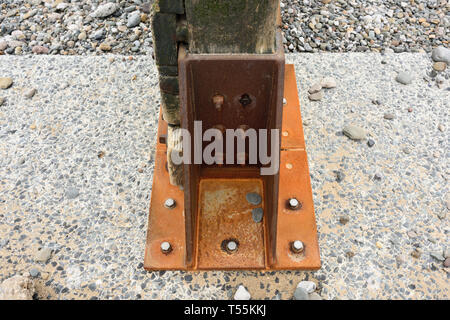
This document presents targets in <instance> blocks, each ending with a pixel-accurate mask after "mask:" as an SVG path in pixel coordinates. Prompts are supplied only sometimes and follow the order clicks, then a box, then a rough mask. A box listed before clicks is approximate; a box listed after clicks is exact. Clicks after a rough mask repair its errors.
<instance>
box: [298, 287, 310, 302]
mask: <svg viewBox="0 0 450 320" xmlns="http://www.w3.org/2000/svg"><path fill="white" fill-rule="evenodd" d="M294 300H309V294H308V292H306V290H305V289H303V288H299V287H297V288H296V289H295V292H294Z"/></svg>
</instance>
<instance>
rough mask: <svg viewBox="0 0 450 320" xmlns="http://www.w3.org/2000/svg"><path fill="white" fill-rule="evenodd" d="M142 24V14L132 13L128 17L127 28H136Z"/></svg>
mask: <svg viewBox="0 0 450 320" xmlns="http://www.w3.org/2000/svg"><path fill="white" fill-rule="evenodd" d="M140 22H141V14H140V13H139V12H134V13H131V14H130V15H129V16H128V21H127V27H128V28H133V27H136V26H137V25H139V23H140Z"/></svg>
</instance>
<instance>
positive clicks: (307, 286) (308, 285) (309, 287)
mask: <svg viewBox="0 0 450 320" xmlns="http://www.w3.org/2000/svg"><path fill="white" fill-rule="evenodd" d="M297 288H302V289H303V290H305V291H306V292H307V293H313V292H314V291H315V290H316V288H317V285H316V284H315V283H314V282H312V281H300V282H299V283H298V285H297Z"/></svg>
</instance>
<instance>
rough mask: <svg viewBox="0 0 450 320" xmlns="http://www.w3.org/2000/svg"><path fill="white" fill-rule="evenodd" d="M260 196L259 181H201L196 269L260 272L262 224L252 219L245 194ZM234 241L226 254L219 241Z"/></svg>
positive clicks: (262, 266) (261, 188)
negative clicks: (235, 246)
mask: <svg viewBox="0 0 450 320" xmlns="http://www.w3.org/2000/svg"><path fill="white" fill-rule="evenodd" d="M250 192H255V193H257V194H259V195H261V196H263V194H262V192H263V182H262V180H261V179H201V180H200V186H199V201H200V203H199V216H198V221H199V229H198V233H197V237H198V239H197V243H198V245H197V246H198V259H197V260H198V263H197V267H198V269H264V267H265V250H264V248H265V245H264V224H263V223H256V222H254V221H253V219H252V209H254V208H258V207H262V208H264V201H263V202H262V203H261V204H259V205H256V206H255V205H252V204H250V203H249V202H248V201H247V200H246V198H245V197H246V194H247V193H250ZM227 239H237V240H238V241H239V246H238V248H237V250H236V251H235V252H232V253H228V252H227V251H226V250H224V249H223V248H222V242H223V241H224V240H227Z"/></svg>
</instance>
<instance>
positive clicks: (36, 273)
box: [29, 268, 40, 278]
mask: <svg viewBox="0 0 450 320" xmlns="http://www.w3.org/2000/svg"><path fill="white" fill-rule="evenodd" d="M29 272H30V276H31V277H33V278H36V277H38V276H39V274H40V272H39V270H38V269H36V268H32V269H30V271H29Z"/></svg>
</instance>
